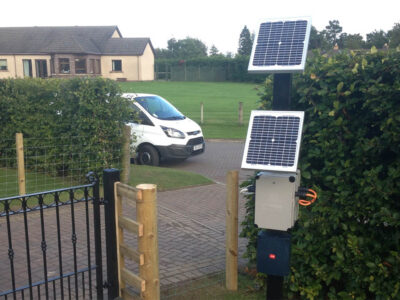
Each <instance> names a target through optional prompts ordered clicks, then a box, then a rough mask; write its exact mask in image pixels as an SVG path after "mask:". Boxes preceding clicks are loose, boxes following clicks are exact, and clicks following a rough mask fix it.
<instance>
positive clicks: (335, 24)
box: [322, 20, 343, 47]
mask: <svg viewBox="0 0 400 300" xmlns="http://www.w3.org/2000/svg"><path fill="white" fill-rule="evenodd" d="M342 29H343V28H342V26H340V25H339V21H338V20H333V21H329V25H327V26H326V27H325V30H323V31H322V33H323V34H324V36H325V38H326V40H327V41H328V44H329V46H330V47H333V46H335V44H336V43H338V41H339V35H340V33H341V32H342Z"/></svg>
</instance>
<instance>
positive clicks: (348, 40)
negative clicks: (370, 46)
mask: <svg viewBox="0 0 400 300" xmlns="http://www.w3.org/2000/svg"><path fill="white" fill-rule="evenodd" d="M338 45H339V47H340V48H345V49H363V48H364V47H365V42H364V40H363V37H362V36H361V35H360V34H359V33H357V34H347V33H342V34H341V35H340V37H339V41H338Z"/></svg>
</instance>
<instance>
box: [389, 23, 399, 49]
mask: <svg viewBox="0 0 400 300" xmlns="http://www.w3.org/2000/svg"><path fill="white" fill-rule="evenodd" d="M388 37H389V46H390V48H396V47H397V46H400V23H396V24H394V26H393V28H392V29H391V30H389V32H388Z"/></svg>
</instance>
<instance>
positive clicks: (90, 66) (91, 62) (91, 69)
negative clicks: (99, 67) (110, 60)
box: [89, 58, 95, 74]
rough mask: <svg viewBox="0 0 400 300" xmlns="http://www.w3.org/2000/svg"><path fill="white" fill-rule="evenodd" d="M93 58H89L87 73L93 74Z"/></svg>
mask: <svg viewBox="0 0 400 300" xmlns="http://www.w3.org/2000/svg"><path fill="white" fill-rule="evenodd" d="M94 61H95V60H94V59H92V58H91V59H89V74H93V73H94Z"/></svg>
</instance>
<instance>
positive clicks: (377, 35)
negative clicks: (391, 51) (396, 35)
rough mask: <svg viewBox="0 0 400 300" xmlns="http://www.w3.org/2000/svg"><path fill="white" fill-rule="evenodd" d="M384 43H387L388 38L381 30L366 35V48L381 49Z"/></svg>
mask: <svg viewBox="0 0 400 300" xmlns="http://www.w3.org/2000/svg"><path fill="white" fill-rule="evenodd" d="M386 43H389V38H388V36H387V34H386V32H384V31H383V30H379V31H377V30H374V31H373V32H371V33H368V34H367V42H366V46H367V48H371V47H372V46H375V47H376V48H378V49H382V48H383V46H384V45H385V44H386Z"/></svg>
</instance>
